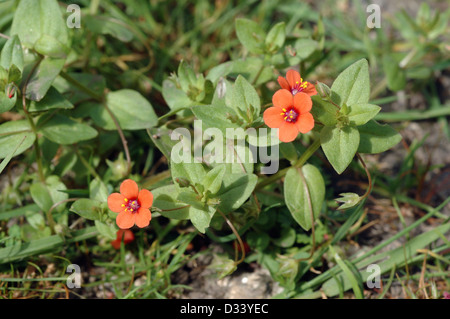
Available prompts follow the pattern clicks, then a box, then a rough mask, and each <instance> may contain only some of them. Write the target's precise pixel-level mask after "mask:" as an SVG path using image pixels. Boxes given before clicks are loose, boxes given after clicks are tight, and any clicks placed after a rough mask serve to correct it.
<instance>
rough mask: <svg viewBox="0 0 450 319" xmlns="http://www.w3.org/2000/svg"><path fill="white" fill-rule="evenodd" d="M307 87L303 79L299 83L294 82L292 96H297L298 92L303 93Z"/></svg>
mask: <svg viewBox="0 0 450 319" xmlns="http://www.w3.org/2000/svg"><path fill="white" fill-rule="evenodd" d="M307 86H308V82H307V81H305V82H303V79H301V81H300V82H295V84H294V86H293V87H292V88H291V93H292V95H295V94H297V93H298V92H301V91H303V90H304V89H306V87H307Z"/></svg>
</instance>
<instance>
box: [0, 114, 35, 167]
mask: <svg viewBox="0 0 450 319" xmlns="http://www.w3.org/2000/svg"><path fill="white" fill-rule="evenodd" d="M35 139H36V135H34V133H33V132H32V131H31V128H30V124H29V123H28V121H26V120H19V121H11V122H6V123H3V124H1V125H0V158H5V157H7V156H8V155H10V154H11V152H12V150H14V149H16V147H17V145H20V146H19V147H18V148H17V150H16V151H15V152H14V155H13V156H17V155H19V154H21V153H23V152H25V151H26V150H27V149H28V148H30V147H31V146H32V145H33V143H34V140H35Z"/></svg>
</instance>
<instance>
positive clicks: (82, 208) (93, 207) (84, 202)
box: [70, 198, 101, 220]
mask: <svg viewBox="0 0 450 319" xmlns="http://www.w3.org/2000/svg"><path fill="white" fill-rule="evenodd" d="M100 205H101V203H100V202H99V201H97V200H92V199H88V198H81V199H78V200H76V201H75V202H74V203H73V204H72V206H71V207H70V211H71V212H74V213H75V214H77V215H79V216H81V217H83V218H85V219H88V220H99V219H100Z"/></svg>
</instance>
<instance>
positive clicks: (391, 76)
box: [382, 54, 406, 91]
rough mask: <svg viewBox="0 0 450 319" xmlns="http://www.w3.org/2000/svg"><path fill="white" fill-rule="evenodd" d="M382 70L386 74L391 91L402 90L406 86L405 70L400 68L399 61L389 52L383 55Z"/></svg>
mask: <svg viewBox="0 0 450 319" xmlns="http://www.w3.org/2000/svg"><path fill="white" fill-rule="evenodd" d="M382 62H383V71H384V73H385V74H386V80H387V86H388V88H389V89H390V90H392V91H400V90H403V89H404V88H405V86H406V72H405V70H404V69H402V68H400V66H399V64H398V63H399V62H398V61H396V60H395V59H394V58H393V57H392V56H390V55H389V54H384V55H383V60H382Z"/></svg>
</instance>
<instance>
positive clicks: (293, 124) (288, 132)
mask: <svg viewBox="0 0 450 319" xmlns="http://www.w3.org/2000/svg"><path fill="white" fill-rule="evenodd" d="M272 103H273V106H272V107H269V108H268V109H267V110H265V111H264V114H263V118H264V122H265V123H266V125H267V126H268V127H270V128H278V129H279V131H278V138H279V139H280V141H282V142H285V143H287V142H292V141H293V140H295V138H296V137H297V135H298V133H299V132H300V133H308V132H309V131H311V130H312V129H313V127H314V118H313V116H312V114H311V113H310V112H309V111H310V110H311V107H312V100H311V97H310V96H309V95H307V94H306V93H303V92H297V93H296V94H295V95H292V94H291V92H290V91H288V90H285V89H281V90H278V91H277V92H275V94H274V95H273V97H272Z"/></svg>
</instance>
